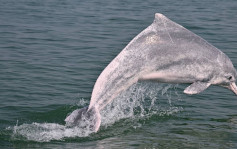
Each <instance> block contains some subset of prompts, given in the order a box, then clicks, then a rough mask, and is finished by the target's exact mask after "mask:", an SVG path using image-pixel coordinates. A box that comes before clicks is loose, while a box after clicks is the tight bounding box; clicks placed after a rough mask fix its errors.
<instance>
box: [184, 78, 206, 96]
mask: <svg viewBox="0 0 237 149" xmlns="http://www.w3.org/2000/svg"><path fill="white" fill-rule="evenodd" d="M210 85H211V83H208V82H199V81H198V82H194V83H193V84H191V85H190V86H188V87H187V88H186V89H185V90H184V93H185V94H190V95H192V94H198V93H200V92H202V91H204V90H205V89H207V88H208V87H209V86H210Z"/></svg>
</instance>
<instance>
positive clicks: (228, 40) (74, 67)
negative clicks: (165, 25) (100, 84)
mask: <svg viewBox="0 0 237 149" xmlns="http://www.w3.org/2000/svg"><path fill="white" fill-rule="evenodd" d="M0 2H1V3H0V53H1V54H0V146H1V147H0V148H69V149H70V148H228V149H229V148H233V149H234V148H237V108H236V107H237V100H236V99H237V97H236V96H235V95H234V94H233V93H232V92H230V91H229V90H226V89H223V88H221V87H215V86H214V87H210V88H209V89H207V90H206V91H205V92H203V93H201V94H199V95H193V96H187V95H185V94H183V93H182V91H183V89H184V88H185V87H186V85H168V84H156V83H138V84H137V85H135V86H133V87H132V88H130V89H129V90H128V91H127V92H126V93H124V94H123V95H122V96H121V97H119V98H118V100H117V101H115V102H114V103H112V105H109V108H107V110H105V111H104V114H103V119H104V122H103V125H102V127H101V130H100V131H99V132H98V133H96V134H88V135H85V134H83V135H82V134H81V133H78V132H77V131H76V130H73V131H71V130H69V129H68V128H65V126H64V125H65V123H64V118H65V117H66V116H67V115H68V114H69V113H70V112H72V111H73V110H74V109H77V108H81V107H83V106H85V105H88V104H89V101H90V96H91V91H92V89H93V85H94V83H95V81H96V79H97V77H98V75H99V74H100V73H101V71H102V70H103V69H104V68H105V66H106V65H108V63H109V62H110V61H111V60H112V59H113V58H114V57H115V56H116V55H117V54H118V53H119V52H120V51H121V50H122V49H123V48H124V47H125V46H126V45H127V43H128V42H129V41H130V40H131V39H132V38H133V37H134V36H136V35H137V34H138V33H140V32H141V31H142V30H143V29H144V28H146V27H147V26H148V25H150V24H151V23H152V21H153V19H154V14H155V13H156V12H160V13H163V14H164V15H166V16H167V17H169V18H170V19H172V20H173V21H175V22H177V23H179V24H181V25H183V26H184V27H186V28H188V29H189V30H191V31H193V32H194V33H196V34H198V35H199V36H201V37H203V38H204V39H206V40H207V41H209V42H210V43H212V44H213V45H214V46H216V47H217V48H219V49H221V50H222V51H223V52H224V53H226V54H227V55H228V56H229V57H230V59H231V60H232V62H233V64H234V65H235V66H237V17H236V16H237V1H235V0H228V1H219V0H209V1H205V0H180V1H175V0H167V1H159V0H148V1H144V0H137V1H125V0H120V1H117V2H116V1H110V0H101V1H97V0H91V1H84V0H83V1H76V0H47V1H46V0H41V1H38V0H7V1H4V0H1V1H0ZM125 99H129V100H125ZM130 100H132V101H130ZM118 101H124V102H128V101H129V102H128V104H126V106H127V107H126V108H130V109H134V111H133V110H130V111H128V113H126V108H124V104H123V103H122V102H118ZM134 102H135V103H136V104H133V103H134ZM114 107H117V109H119V110H117V111H116V110H112V112H111V111H110V110H109V109H110V108H111V109H112V108H114ZM118 111H120V112H121V111H123V112H122V114H121V113H118ZM111 113H112V115H111ZM109 114H110V116H108V115H109Z"/></svg>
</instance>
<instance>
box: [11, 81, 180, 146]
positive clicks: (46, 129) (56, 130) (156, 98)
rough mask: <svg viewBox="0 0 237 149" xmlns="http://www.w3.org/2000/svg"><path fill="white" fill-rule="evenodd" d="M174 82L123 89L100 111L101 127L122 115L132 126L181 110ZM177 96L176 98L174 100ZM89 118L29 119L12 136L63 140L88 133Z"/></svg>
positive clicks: (138, 84) (15, 128) (43, 140)
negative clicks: (65, 121) (69, 121)
mask: <svg viewBox="0 0 237 149" xmlns="http://www.w3.org/2000/svg"><path fill="white" fill-rule="evenodd" d="M176 87H177V85H167V84H154V83H137V84H135V85H133V86H131V87H130V88H129V89H128V90H127V91H126V92H124V93H123V94H121V95H120V96H119V97H117V98H116V99H114V101H113V102H112V103H110V104H109V105H107V106H106V107H105V108H104V109H103V110H102V111H101V118H102V124H101V126H102V128H104V129H106V127H108V126H112V125H113V124H114V123H115V122H118V121H120V120H121V119H128V118H129V120H131V121H132V124H133V126H132V127H134V128H137V127H141V126H142V124H140V123H139V122H138V121H139V120H143V119H147V118H149V117H151V116H153V115H159V116H164V115H172V114H173V113H176V112H179V111H180V110H182V107H176V106H174V105H173V102H176V101H178V100H179V99H180V96H179V94H178V92H177V91H176V90H174V89H175V88H176ZM176 99H178V100H176ZM86 103H87V102H86V101H85V100H84V99H83V100H82V101H80V102H79V103H77V105H78V106H82V105H83V106H84V105H85V104H86ZM89 123H90V120H88V119H83V120H82V122H81V123H80V124H79V125H78V126H74V127H70V126H67V125H61V124H56V123H32V124H22V125H19V126H18V125H16V126H14V127H13V128H12V129H13V135H12V138H13V139H15V140H22V139H23V140H31V141H37V142H49V141H51V140H64V139H66V138H74V137H87V136H89V135H90V134H91V133H93V131H92V130H91V129H90V127H89V126H90V125H89Z"/></svg>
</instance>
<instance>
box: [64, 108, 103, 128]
mask: <svg viewBox="0 0 237 149" xmlns="http://www.w3.org/2000/svg"><path fill="white" fill-rule="evenodd" d="M64 121H65V122H66V125H67V126H78V125H79V126H80V124H81V125H82V126H83V125H86V127H89V129H90V130H91V131H93V132H97V131H98V130H99V127H100V123H101V116H100V113H99V111H98V109H97V108H96V107H92V108H90V109H88V107H84V108H82V109H77V110H74V111H73V112H72V113H71V114H70V115H69V116H67V118H66V119H65V120H64ZM82 123H84V124H82ZM87 124H88V125H87Z"/></svg>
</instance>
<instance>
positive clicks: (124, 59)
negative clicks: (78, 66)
mask: <svg viewBox="0 0 237 149" xmlns="http://www.w3.org/2000/svg"><path fill="white" fill-rule="evenodd" d="M236 77H237V72H236V70H235V68H234V66H233V64H232V62H231V61H230V59H229V58H228V57H227V56H226V55H225V54H224V53H223V52H221V51H220V50H219V49H217V48H216V47H214V46H213V45H211V44H210V43H208V42H207V41H206V40H204V39H202V38H201V37H199V36H197V35H196V34H194V33H192V32H191V31H189V30H187V29H186V28H184V27H183V26H181V25H179V24H177V23H175V22H173V21H171V20H170V19H168V18H167V17H165V16H164V15H162V14H160V13H156V14H155V19H154V21H153V23H152V24H151V25H150V26H148V27H147V28H146V29H145V30H143V31H142V32H141V33H140V34H138V35H137V36H136V37H135V38H134V39H133V40H132V41H131V42H130V43H129V44H128V45H127V46H126V47H125V48H124V49H123V50H122V51H121V52H120V53H119V54H118V55H117V56H116V57H115V58H114V60H112V62H111V63H110V64H109V65H108V66H107V67H106V68H105V69H104V70H103V71H102V73H101V74H100V76H99V77H98V79H97V81H96V83H95V85H94V89H93V92H92V96H91V101H90V105H89V107H86V108H83V109H78V110H75V111H73V112H72V113H71V114H70V115H69V116H68V117H67V118H66V119H65V121H66V123H69V124H74V125H76V124H78V123H80V120H81V118H82V117H83V116H84V117H87V118H90V117H93V118H92V122H91V128H92V130H93V131H94V132H97V131H98V130H99V127H100V123H101V118H100V110H102V109H103V108H104V107H105V106H106V105H107V104H108V103H110V102H111V101H112V100H113V99H114V98H115V97H117V96H118V94H119V93H121V92H122V91H124V90H126V89H127V88H128V87H130V86H131V85H132V84H134V83H136V82H137V81H139V80H155V81H157V82H163V83H191V85H190V86H188V87H187V88H186V89H185V90H184V93H186V94H197V93H200V92H202V91H204V90H205V89H207V88H208V87H209V86H210V85H220V86H223V87H227V88H229V89H230V90H232V91H233V92H234V93H235V94H237V87H236V84H235V81H236Z"/></svg>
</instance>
